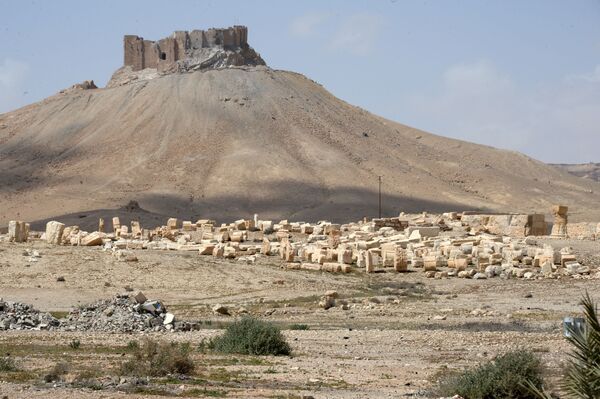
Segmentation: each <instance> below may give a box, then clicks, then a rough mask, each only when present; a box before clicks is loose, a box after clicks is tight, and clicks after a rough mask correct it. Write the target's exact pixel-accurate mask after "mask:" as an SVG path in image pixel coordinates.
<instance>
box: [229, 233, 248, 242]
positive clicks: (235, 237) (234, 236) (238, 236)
mask: <svg viewBox="0 0 600 399" xmlns="http://www.w3.org/2000/svg"><path fill="white" fill-rule="evenodd" d="M245 233H246V232H245V231H232V232H231V234H230V235H229V238H230V240H231V241H234V242H243V241H244V238H245V236H246V234H245Z"/></svg>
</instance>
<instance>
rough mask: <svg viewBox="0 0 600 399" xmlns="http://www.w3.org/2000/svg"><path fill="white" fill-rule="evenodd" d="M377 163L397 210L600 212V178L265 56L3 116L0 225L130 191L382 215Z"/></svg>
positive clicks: (280, 214) (198, 210)
mask: <svg viewBox="0 0 600 399" xmlns="http://www.w3.org/2000/svg"><path fill="white" fill-rule="evenodd" d="M378 176H383V184H382V192H383V195H382V203H383V214H384V215H388V216H389V215H397V214H398V212H400V211H401V210H405V211H421V210H431V211H443V210H461V209H482V210H492V211H515V212H516V211H518V212H547V211H548V210H549V207H550V206H551V204H554V203H564V204H567V205H569V206H570V215H571V216H570V220H578V219H591V220H600V209H599V208H598V207H597V204H598V203H599V201H600V195H599V194H598V193H600V185H599V184H598V183H596V182H593V181H591V180H589V181H588V180H583V179H580V178H578V177H575V176H572V175H570V174H569V173H567V172H564V171H561V170H558V169H556V168H554V167H552V166H549V165H546V164H544V163H542V162H538V161H536V160H534V159H531V158H528V157H526V156H524V155H522V154H519V153H516V152H511V151H505V150H498V149H495V148H491V147H487V146H482V145H476V144H472V143H468V142H464V141H459V140H453V139H449V138H445V137H441V136H436V135H432V134H429V133H426V132H423V131H420V130H417V129H414V128H411V127H408V126H404V125H401V124H399V123H396V122H392V121H389V120H386V119H383V118H380V117H377V116H375V115H373V114H371V113H369V112H367V111H365V110H363V109H360V108H358V107H355V106H352V105H350V104H347V103H345V102H343V101H341V100H339V99H338V98H336V97H335V96H333V95H332V94H331V93H329V92H328V91H327V90H325V89H324V88H323V87H322V86H320V85H319V84H317V83H315V82H313V81H311V80H310V79H307V78H306V77H304V76H302V75H300V74H297V73H292V72H285V71H276V70H272V69H269V68H268V67H265V66H254V67H252V66H245V67H235V68H227V69H219V70H205V71H196V72H192V73H183V74H171V75H166V76H158V77H155V78H154V79H151V80H144V81H139V82H133V83H130V84H126V85H122V86H118V87H112V88H105V89H91V90H73V91H68V92H65V93H61V94H58V95H56V96H53V97H50V98H47V99H45V100H43V101H41V102H39V103H35V104H32V105H29V106H27V107H24V108H21V109H19V110H16V111H13V112H10V113H7V114H3V115H0V186H1V187H2V190H0V203H1V204H2V207H0V226H1V225H6V223H7V221H8V220H10V219H15V218H20V219H24V220H27V221H36V220H40V219H44V218H48V217H59V216H60V215H65V214H72V215H71V217H72V218H75V219H77V217H78V216H77V215H79V216H82V217H83V213H84V214H85V215H87V217H88V218H90V217H91V216H93V217H96V216H98V215H104V216H105V217H109V216H112V214H113V213H114V211H112V209H114V208H118V207H120V206H122V205H123V204H126V203H127V202H128V201H130V200H137V201H138V202H139V203H140V206H141V207H142V208H144V209H146V210H148V211H149V212H151V213H148V214H147V215H146V214H144V215H145V216H144V218H145V220H148V222H146V223H150V224H162V223H164V220H160V221H159V222H158V223H157V222H153V221H152V220H153V219H152V218H151V217H150V215H153V214H161V215H171V216H179V217H185V218H190V219H195V218H200V217H211V218H216V219H220V220H222V219H224V218H227V219H229V220H230V219H233V218H237V217H242V216H244V217H248V216H251V215H252V214H253V213H255V212H256V213H259V214H261V217H262V218H269V217H271V218H290V219H295V220H299V219H311V220H317V219H320V218H327V219H332V220H336V221H344V220H349V219H357V218H361V217H363V216H369V217H372V216H377V203H378V198H377V189H378ZM161 217H162V216H161ZM86 220H88V219H85V220H83V219H82V220H80V223H81V224H82V225H83V224H84V223H85V221H86Z"/></svg>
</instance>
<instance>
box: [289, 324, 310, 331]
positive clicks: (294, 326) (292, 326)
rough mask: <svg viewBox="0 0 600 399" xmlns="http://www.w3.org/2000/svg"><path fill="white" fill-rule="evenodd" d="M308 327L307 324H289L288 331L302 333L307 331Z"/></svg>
mask: <svg viewBox="0 0 600 399" xmlns="http://www.w3.org/2000/svg"><path fill="white" fill-rule="evenodd" d="M308 329H309V327H308V325H307V324H290V330H299V331H304V330H308Z"/></svg>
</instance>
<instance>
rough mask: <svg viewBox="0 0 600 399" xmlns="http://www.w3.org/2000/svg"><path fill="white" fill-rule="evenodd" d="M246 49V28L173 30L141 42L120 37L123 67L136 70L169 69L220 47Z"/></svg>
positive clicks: (131, 37)
mask: <svg viewBox="0 0 600 399" xmlns="http://www.w3.org/2000/svg"><path fill="white" fill-rule="evenodd" d="M247 46H248V28H246V27H245V26H233V27H230V28H226V29H216V28H212V29H208V30H206V31H204V30H193V31H191V32H187V31H176V32H174V33H173V34H172V35H171V36H169V37H167V38H164V39H160V40H158V41H151V40H144V39H143V38H142V37H139V36H135V35H126V36H125V37H124V38H123V51H124V65H125V66H130V67H131V69H132V70H134V71H139V70H142V69H145V68H157V69H158V70H159V71H160V70H167V69H169V68H170V67H171V66H172V65H173V64H174V63H175V62H177V61H179V60H183V59H186V58H187V57H189V56H191V55H192V54H193V52H194V50H200V49H203V48H210V47H219V48H223V49H235V48H245V47H247Z"/></svg>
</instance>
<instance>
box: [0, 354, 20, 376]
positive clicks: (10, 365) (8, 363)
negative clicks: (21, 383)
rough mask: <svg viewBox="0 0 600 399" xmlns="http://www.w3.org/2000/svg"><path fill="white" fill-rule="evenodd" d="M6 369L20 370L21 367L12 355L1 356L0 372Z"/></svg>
mask: <svg viewBox="0 0 600 399" xmlns="http://www.w3.org/2000/svg"><path fill="white" fill-rule="evenodd" d="M5 371H19V367H17V363H15V360H14V359H13V358H12V357H8V356H2V357H0V372H5Z"/></svg>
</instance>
